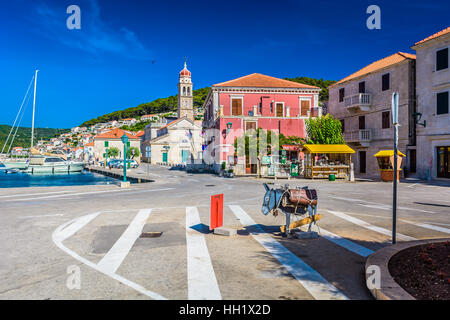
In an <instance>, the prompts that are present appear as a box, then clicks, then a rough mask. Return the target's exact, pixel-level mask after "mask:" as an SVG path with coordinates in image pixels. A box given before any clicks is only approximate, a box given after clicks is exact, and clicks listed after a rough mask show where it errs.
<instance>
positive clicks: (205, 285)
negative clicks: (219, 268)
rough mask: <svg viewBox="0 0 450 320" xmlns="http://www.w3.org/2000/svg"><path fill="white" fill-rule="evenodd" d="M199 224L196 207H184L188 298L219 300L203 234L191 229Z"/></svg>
mask: <svg viewBox="0 0 450 320" xmlns="http://www.w3.org/2000/svg"><path fill="white" fill-rule="evenodd" d="M199 224H201V221H200V216H199V213H198V209H197V207H187V208H186V245H187V271H188V299H189V300H221V299H222V296H221V294H220V289H219V285H218V283H217V279H216V274H215V273H214V268H213V265H212V263H211V258H210V256H209V252H208V247H207V246H206V241H205V237H204V235H203V234H201V233H199V232H197V231H195V230H192V229H191V227H192V226H196V225H199Z"/></svg>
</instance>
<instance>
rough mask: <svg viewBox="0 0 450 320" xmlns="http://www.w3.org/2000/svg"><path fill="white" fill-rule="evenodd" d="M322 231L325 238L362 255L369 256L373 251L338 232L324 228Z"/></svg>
mask: <svg viewBox="0 0 450 320" xmlns="http://www.w3.org/2000/svg"><path fill="white" fill-rule="evenodd" d="M320 233H321V234H322V237H324V238H325V239H327V240H329V241H331V242H333V243H336V244H337V245H339V246H341V247H343V248H345V249H347V250H349V251H351V252H354V253H356V254H357V255H360V256H361V257H368V256H370V255H371V254H372V253H373V251H372V250H370V249H367V248H365V247H363V246H361V245H359V244H357V243H355V242H353V241H350V240H348V239H345V238H343V237H341V236H338V235H337V234H334V233H331V232H330V231H327V230H325V229H323V228H320Z"/></svg>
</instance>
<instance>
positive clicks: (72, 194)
mask: <svg viewBox="0 0 450 320" xmlns="http://www.w3.org/2000/svg"><path fill="white" fill-rule="evenodd" d="M172 189H173V188H164V189H149V190H134V189H119V190H103V191H92V192H79V193H67V194H60V195H53V196H46V197H36V198H27V199H13V200H6V201H15V202H17V201H32V200H41V199H50V198H61V197H73V196H80V195H86V194H97V193H112V192H127V193H130V192H131V191H133V194H135V193H142V192H155V191H166V190H172ZM128 191H129V192H128Z"/></svg>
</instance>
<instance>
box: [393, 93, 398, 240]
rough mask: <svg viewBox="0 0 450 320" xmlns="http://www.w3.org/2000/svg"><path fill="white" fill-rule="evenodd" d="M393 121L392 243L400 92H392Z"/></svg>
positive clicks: (395, 237) (395, 200)
mask: <svg viewBox="0 0 450 320" xmlns="http://www.w3.org/2000/svg"><path fill="white" fill-rule="evenodd" d="M392 123H393V125H394V168H393V169H394V172H393V173H394V181H393V200H392V244H395V243H396V242H397V178H398V177H397V176H398V171H397V157H398V156H397V152H398V151H397V149H398V125H399V124H398V92H394V93H393V94H392Z"/></svg>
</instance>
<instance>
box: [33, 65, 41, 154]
mask: <svg viewBox="0 0 450 320" xmlns="http://www.w3.org/2000/svg"><path fill="white" fill-rule="evenodd" d="M38 71H39V70H36V73H35V74H34V96H33V120H32V122H31V148H33V142H34V112H35V108H36V83H37V73H38Z"/></svg>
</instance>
